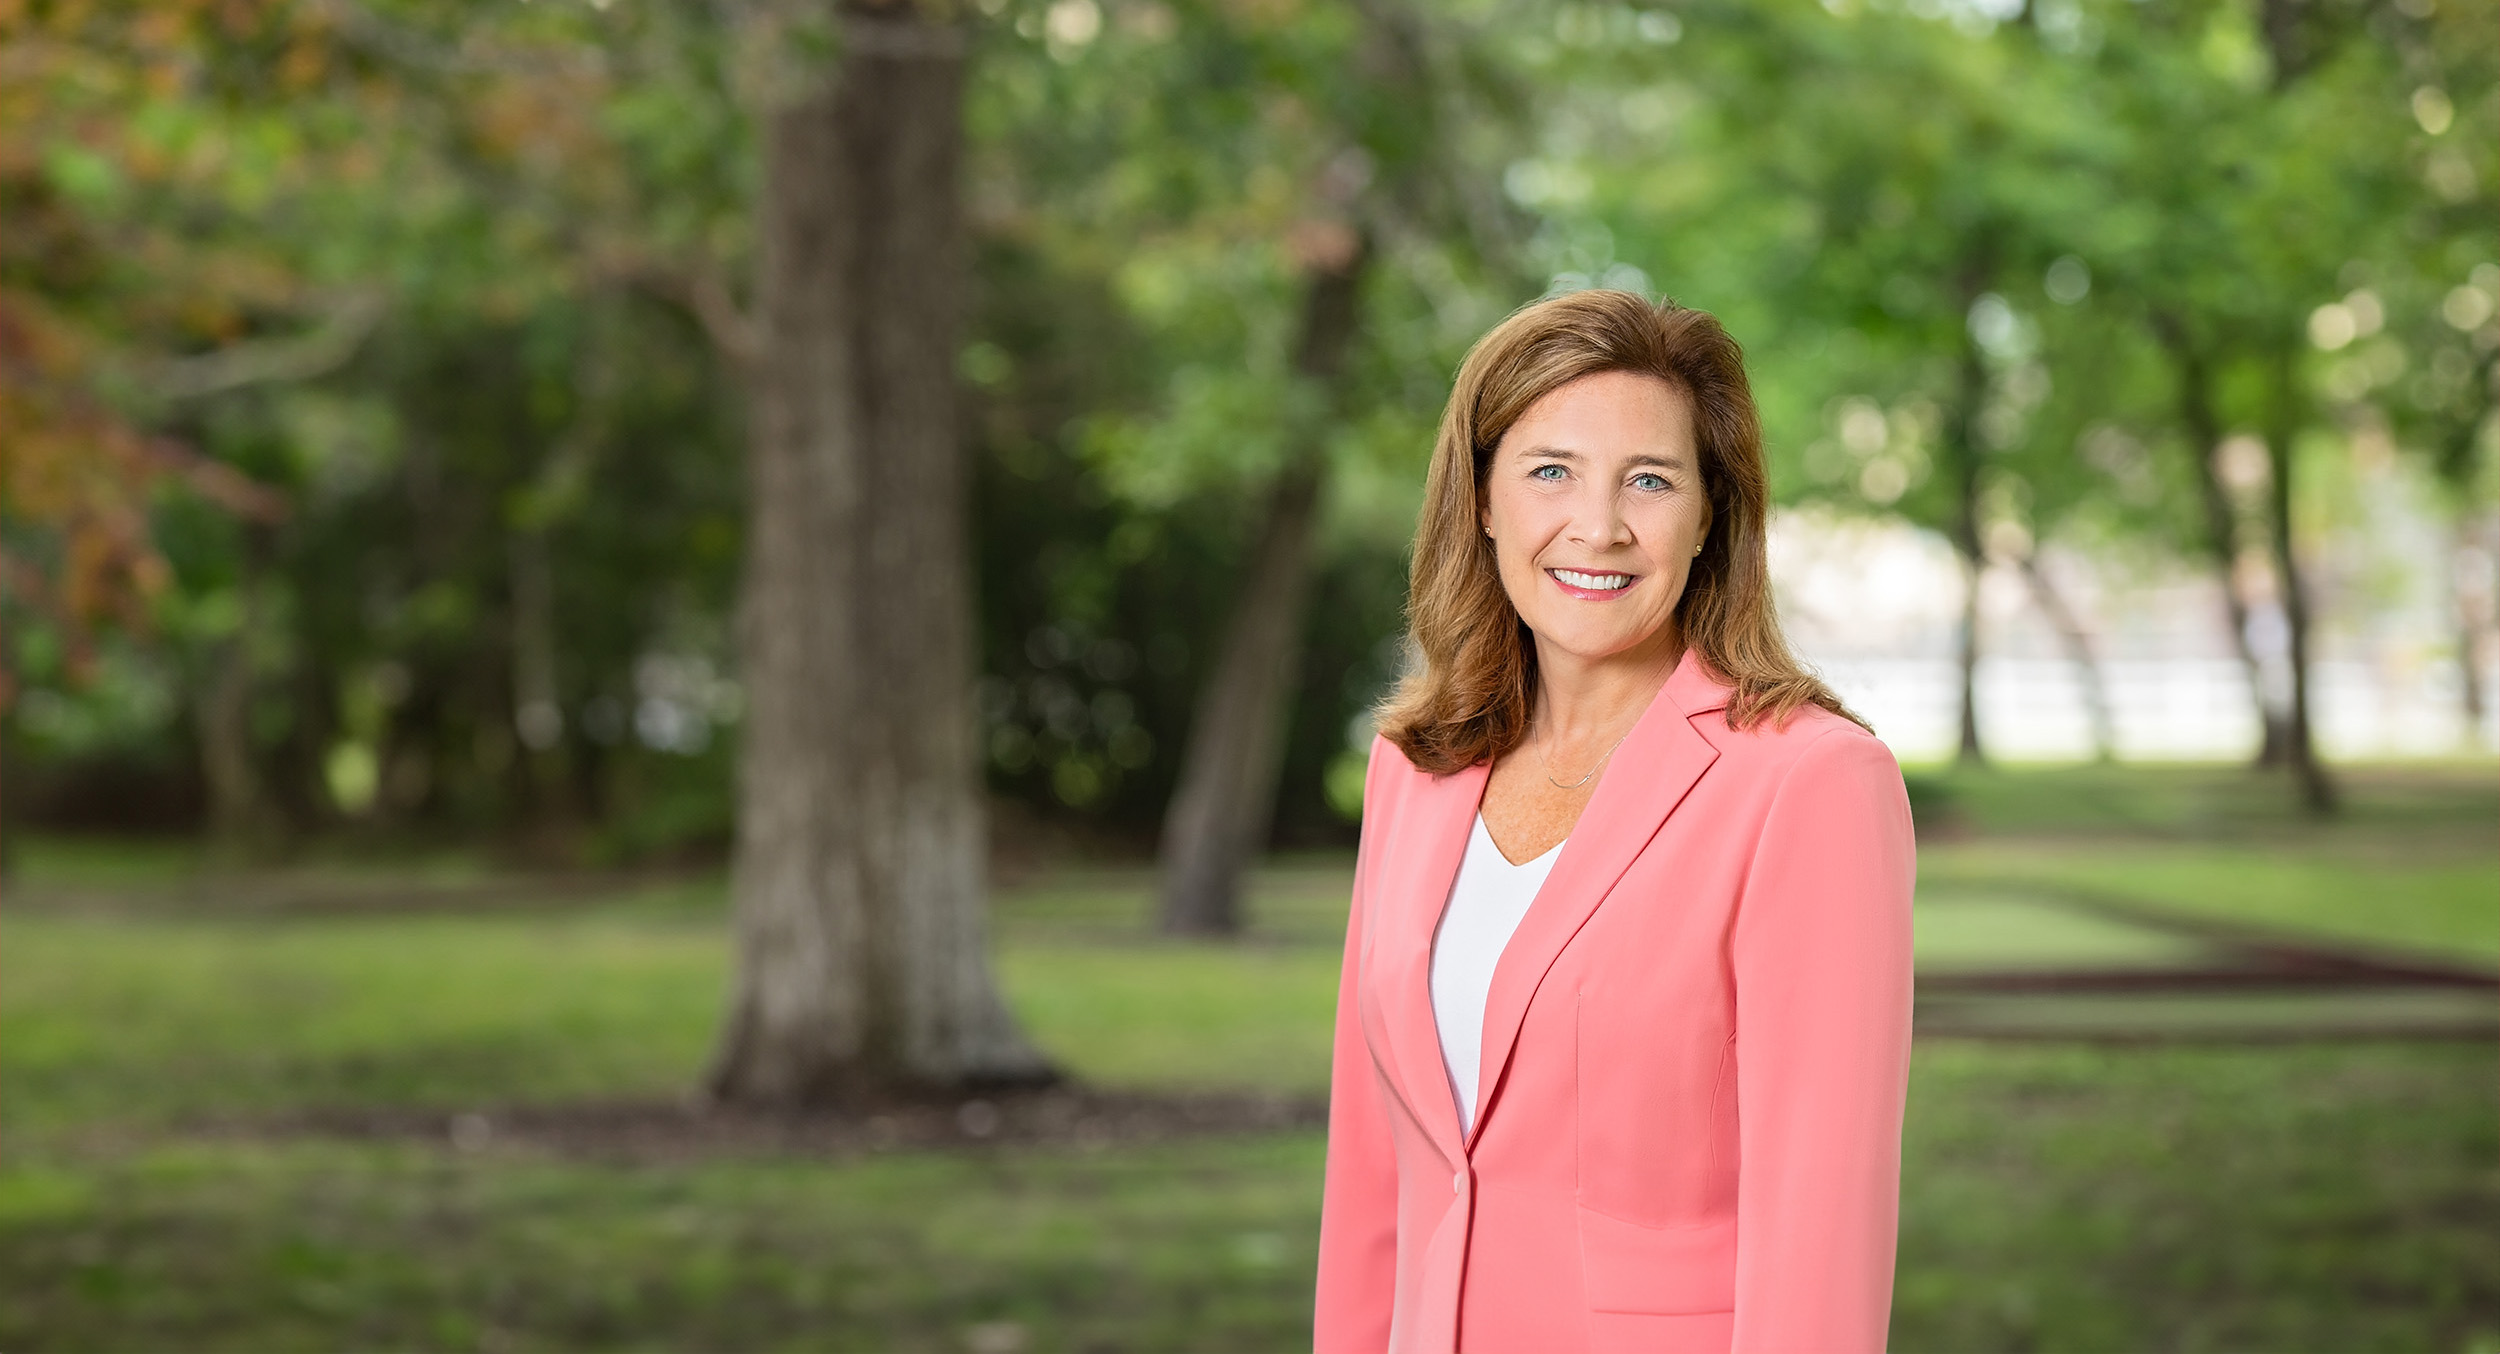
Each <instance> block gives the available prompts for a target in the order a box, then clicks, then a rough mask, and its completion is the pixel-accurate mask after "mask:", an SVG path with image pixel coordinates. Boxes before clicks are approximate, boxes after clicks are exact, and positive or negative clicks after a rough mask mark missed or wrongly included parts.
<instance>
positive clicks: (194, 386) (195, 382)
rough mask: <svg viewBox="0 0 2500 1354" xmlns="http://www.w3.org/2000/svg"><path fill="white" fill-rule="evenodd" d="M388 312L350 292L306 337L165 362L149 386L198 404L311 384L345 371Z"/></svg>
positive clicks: (375, 295)
mask: <svg viewBox="0 0 2500 1354" xmlns="http://www.w3.org/2000/svg"><path fill="white" fill-rule="evenodd" d="M387 308H388V307H387V305H386V303H385V302H384V301H383V298H382V295H381V293H379V292H375V291H355V292H350V293H348V294H347V295H346V296H345V297H343V298H342V299H341V300H340V301H339V303H338V304H337V305H336V306H335V307H334V308H333V309H332V310H331V312H330V316H329V318H328V319H327V320H325V321H323V322H322V324H321V325H320V327H319V328H316V329H314V330H313V331H312V332H310V333H308V334H299V335H296V336H293V337H290V338H278V339H247V340H245V341H243V342H241V343H236V344H230V345H228V346H226V347H224V348H220V349H218V350H216V351H215V352H210V353H202V354H200V355H198V356H197V357H176V358H167V359H165V360H163V361H161V362H158V363H156V364H154V366H153V368H152V370H151V371H150V372H149V374H148V378H147V386H148V389H149V390H150V391H151V392H153V393H154V394H156V395H158V396H160V397H162V398H164V399H169V400H196V399H204V398H206V397H208V396H210V395H222V394H225V393H226V392H228V391H231V390H240V389H242V388H244V387H246V386H255V385H267V384H270V383H272V382H283V381H309V380H311V379H312V378H314V377H316V376H322V375H326V374H328V373H329V372H332V371H335V370H337V369H338V368H340V367H342V366H345V365H346V364H347V360H348V359H349V358H352V357H354V356H355V355H356V350H357V349H358V348H359V347H362V346H363V344H364V341H365V338H366V336H367V335H370V334H371V333H372V332H373V330H374V327H375V326H376V325H378V324H380V323H381V321H382V313H383V311H384V310H386V309H387Z"/></svg>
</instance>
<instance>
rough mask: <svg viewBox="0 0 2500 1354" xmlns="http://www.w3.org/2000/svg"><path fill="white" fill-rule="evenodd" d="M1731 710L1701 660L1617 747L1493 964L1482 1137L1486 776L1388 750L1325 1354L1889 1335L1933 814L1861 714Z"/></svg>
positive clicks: (1347, 1031) (1337, 1121) (1349, 976)
mask: <svg viewBox="0 0 2500 1354" xmlns="http://www.w3.org/2000/svg"><path fill="white" fill-rule="evenodd" d="M1726 704H1727V691H1726V689H1725V688H1724V687H1722V686H1720V685H1719V684H1718V683H1717V682H1715V681H1713V680H1712V679H1711V678H1710V677H1709V676H1708V675H1707V674H1706V673H1705V672H1704V671H1703V669H1702V668H1701V666H1700V664H1699V663H1698V662H1697V661H1696V660H1695V659H1694V658H1692V657H1691V656H1689V655H1688V656H1687V657H1686V658H1685V660H1684V662H1683V664H1682V665H1681V666H1679V667H1678V668H1677V669H1676V670H1675V673H1674V675H1673V676H1672V677H1670V678H1669V679H1668V681H1667V684H1666V686H1665V687H1664V688H1663V689H1662V690H1661V691H1660V692H1659V695H1658V698H1657V699H1656V700H1655V701H1654V702H1652V703H1651V705H1650V708H1649V710H1648V712H1647V713H1646V714H1644V715H1643V716H1642V717H1641V720H1640V723H1639V724H1637V725H1635V726H1634V728H1633V730H1632V732H1631V734H1630V736H1629V737H1627V738H1626V739H1625V740H1624V742H1623V744H1622V746H1621V748H1620V749H1619V750H1618V751H1617V752H1616V753H1615V755H1614V759H1613V762H1612V763H1611V765H1610V766H1609V767H1608V769H1607V771H1606V774H1605V777H1604V779H1603V780H1601V781H1599V782H1598V787H1597V792H1596V795H1595V796H1594V797H1593V798H1592V799H1591V800H1590V801H1589V805H1588V808H1587V810H1586V811H1585V812H1583V813H1582V814H1581V816H1580V821H1579V824H1578V825H1577V826H1576V827H1575V828H1573V830H1572V833H1571V839H1570V842H1569V844H1567V845H1565V846H1564V847H1563V851H1562V857H1561V859H1559V860H1558V861H1557V862H1556V863H1555V865H1554V869H1553V873H1552V874H1551V875H1550V876H1548V877H1547V879H1546V882H1545V887H1544V890H1543V891H1542V892H1540V893H1539V894H1538V895H1537V897H1536V901H1535V903H1534V904H1533V905H1531V906H1530V908H1529V909H1528V914H1527V917H1526V919H1525V920H1524V921H1522V922H1521V923H1520V925H1519V930H1518V932H1517V933H1516V934H1515V935H1514V936H1513V937H1512V938H1511V942H1510V945H1509V948H1507V949H1506V950H1504V951H1503V953H1502V957H1501V962H1500V964H1499V965H1498V966H1497V967H1496V968H1495V970H1494V975H1493V987H1492V993H1491V996H1490V997H1489V999H1488V1000H1487V1002H1486V1004H1485V1015H1484V1054H1483V1072H1482V1075H1481V1078H1480V1086H1481V1090H1480V1091H1479V1092H1478V1094H1479V1097H1480V1102H1479V1103H1478V1105H1477V1106H1476V1115H1475V1125H1476V1126H1475V1130H1474V1132H1473V1133H1472V1134H1468V1135H1466V1136H1463V1137H1462V1135H1461V1134H1460V1131H1459V1118H1458V1108H1457V1106H1456V1105H1455V1104H1454V1103H1453V1102H1452V1100H1451V1092H1450V1081H1449V1077H1448V1075H1447V1074H1446V1073H1445V1072H1444V1071H1443V1069H1442V1065H1441V1053H1440V1045H1439V1043H1438V1041H1437V1038H1436V1035H1435V1030H1434V1025H1433V1017H1432V998H1431V991H1430V986H1429V981H1428V970H1429V966H1430V961H1431V955H1432V937H1433V930H1434V928H1435V927H1436V926H1437V925H1438V924H1439V921H1440V917H1441V909H1442V907H1443V905H1444V904H1445V903H1446V902H1447V901H1448V899H1449V894H1450V885H1451V883H1452V881H1453V880H1454V879H1455V877H1456V875H1457V872H1458V863H1459V858H1460V856H1461V855H1462V854H1463V853H1464V851H1465V849H1466V844H1467V835H1468V832H1469V830H1470V829H1471V828H1472V827H1473V825H1474V821H1475V815H1476V809H1477V805H1478V803H1479V802H1480V801H1481V800H1482V798H1483V795H1484V783H1485V777H1486V773H1487V769H1486V768H1485V767H1482V766H1477V767H1471V768H1469V769H1467V770H1465V771H1461V772H1458V773H1456V774H1454V775H1449V776H1442V777H1434V776H1431V775H1427V774H1425V773H1424V772H1421V771H1418V770H1416V769H1415V767H1414V766H1413V765H1412V764H1411V763H1409V762H1408V761H1407V760H1406V757H1405V756H1404V754H1402V753H1400V752H1399V751H1398V750H1397V748H1396V747H1395V746H1393V745H1392V744H1390V743H1389V742H1387V741H1386V740H1379V741H1375V742H1374V743H1373V745H1372V756H1371V771H1370V775H1369V776H1368V778H1367V779H1366V780H1365V782H1364V799H1363V836H1362V849H1361V853H1360V856H1359V857H1358V860H1357V863H1356V865H1355V878H1354V903H1353V909H1352V914H1351V917H1350V919H1349V921H1348V923H1347V926H1346V949H1345V976H1344V979H1343V981H1342V983H1341V985H1340V987H1339V989H1338V996H1337V1039H1336V1064H1335V1070H1334V1074H1333V1082H1332V1088H1331V1092H1330V1098H1329V1110H1328V1183H1327V1192H1326V1196H1325V1202H1324V1204H1323V1206H1322V1213H1321V1221H1320V1243H1319V1291H1318V1300H1317V1339H1316V1345H1317V1348H1318V1350H1319V1351H1320V1354H1339V1352H1340V1351H1343V1352H1344V1354H1353V1352H1354V1351H1363V1352H1364V1354H1381V1351H1384V1350H1390V1351H1397V1352H1398V1354H1425V1352H1426V1351H1429V1352H1430V1354H1448V1352H1449V1351H1454V1350H1470V1351H1487V1352H1489V1354H1559V1352H1560V1351H1572V1350H1586V1351H1591V1352H1592V1354H1599V1352H1602V1351H1615V1350H1625V1351H1630V1350H1639V1351H1643V1352H1644V1354H1684V1352H1685V1351H1691V1352H1693V1354H1699V1351H1704V1350H1707V1351H1710V1354H1727V1352H1728V1351H1730V1350H1735V1351H1745V1352H1746V1354H1757V1352H1760V1354H1856V1352H1858V1351H1878V1350H1881V1349H1882V1348H1883V1345H1884V1336H1885V1327H1886V1324H1887V1322H1888V1320H1889V1317H1890V1312H1891V1306H1892V1265H1893V1231H1894V1222H1895V1217H1896V1213H1897V1208H1898V1199H1899V1182H1900V1153H1901V1107H1902V1097H1903V1085H1904V1081H1905V1078H1906V1076H1907V1071H1908V1061H1909V1047H1910V893H1911V887H1912V883H1913V880H1914V877H1915V873H1916V863H1915V854H1914V851H1913V847H1912V843H1911V836H1910V812H1909V803H1908V800H1907V798H1906V796H1905V795H1904V794H1903V792H1902V786H1901V773H1900V770H1899V768H1898V767H1897V766H1896V765H1895V764H1894V762H1893V759H1892V754H1891V753H1890V752H1889V751H1888V750H1887V749H1886V748H1885V747H1884V745H1883V744H1882V743H1880V742H1877V741H1876V740H1875V739H1874V738H1873V737H1872V736H1870V735H1869V734H1867V733H1866V732H1865V731H1864V730H1862V729H1860V728H1858V727H1857V726H1856V725H1854V724H1851V723H1849V722H1848V721H1846V720H1843V719H1840V718H1838V717H1837V716H1834V715H1830V714H1827V713H1825V712H1823V711H1821V710H1819V709H1808V710H1807V711H1806V712H1805V713H1803V714H1801V715H1799V716H1797V717H1796V718H1795V719H1793V720H1791V721H1790V723H1789V724H1788V726H1787V727H1786V728H1784V729H1776V730H1775V729H1772V728H1770V727H1768V726H1767V725H1766V726H1763V727H1760V728H1756V729H1754V730H1752V731H1750V732H1745V733H1737V732H1733V731H1731V730H1730V729H1729V728H1728V727H1727V723H1726V720H1725V718H1724V717H1723V715H1722V713H1721V712H1722V711H1723V710H1724V709H1725V707H1726Z"/></svg>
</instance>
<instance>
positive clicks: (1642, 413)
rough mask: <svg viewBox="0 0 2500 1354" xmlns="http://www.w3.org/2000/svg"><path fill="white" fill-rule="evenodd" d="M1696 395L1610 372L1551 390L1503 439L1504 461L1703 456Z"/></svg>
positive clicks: (1641, 376)
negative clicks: (1535, 457) (1520, 456)
mask: <svg viewBox="0 0 2500 1354" xmlns="http://www.w3.org/2000/svg"><path fill="white" fill-rule="evenodd" d="M1695 451H1696V448H1695V439H1694V433H1693V401H1692V396H1691V395H1689V394H1688V393H1686V391H1685V390H1684V388H1683V387H1682V386H1680V385H1677V384H1675V383H1673V382H1670V381H1666V380H1662V379H1660V378H1659V377H1656V376H1651V375H1648V374H1646V373H1643V372H1629V371H1605V372H1597V373H1594V374H1592V375H1588V376H1583V377H1581V378H1579V379H1578V380H1575V381H1570V382H1566V383H1565V384H1563V385H1560V386H1557V387H1555V388H1554V389H1552V390H1549V391H1547V392H1546V393H1545V394H1544V395H1542V396H1540V397H1538V399H1537V400H1536V401H1535V402H1534V403H1532V404H1530V405H1529V406H1528V407H1527V409H1526V410H1524V411H1523V412H1522V413H1521V414H1520V415H1519V421H1518V422H1516V423H1513V424H1512V425H1511V426H1510V430H1509V431H1508V432H1505V433H1504V434H1502V439H1501V441H1500V442H1498V443H1496V444H1495V447H1494V452H1495V454H1496V455H1501V454H1503V453H1505V452H1508V453H1510V454H1513V455H1518V454H1531V455H1569V456H1576V457H1584V458H1591V459H1600V460H1616V459H1629V458H1633V457H1639V458H1642V459H1659V460H1665V461H1668V462H1673V463H1685V464H1689V463H1690V462H1691V461H1692V460H1693V458H1694V455H1695Z"/></svg>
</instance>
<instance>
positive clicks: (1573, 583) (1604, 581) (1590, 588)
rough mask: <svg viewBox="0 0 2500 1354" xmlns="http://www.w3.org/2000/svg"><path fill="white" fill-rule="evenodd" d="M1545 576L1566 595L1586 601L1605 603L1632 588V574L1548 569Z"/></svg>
mask: <svg viewBox="0 0 2500 1354" xmlns="http://www.w3.org/2000/svg"><path fill="white" fill-rule="evenodd" d="M1545 576H1546V577H1548V578H1550V579H1553V580H1554V584H1555V586H1557V587H1559V588H1561V589H1562V590H1563V591H1564V592H1565V593H1568V594H1570V595H1571V596H1573V597H1578V598H1581V599H1584V600H1586V601H1592V602H1597V601H1605V600H1608V599H1610V598H1614V597H1620V596H1622V595H1623V592H1624V590H1625V589H1626V588H1629V587H1631V586H1632V579H1633V576H1632V575H1631V574H1613V573H1592V572H1589V571H1586V570H1581V569H1548V570H1546V571H1545Z"/></svg>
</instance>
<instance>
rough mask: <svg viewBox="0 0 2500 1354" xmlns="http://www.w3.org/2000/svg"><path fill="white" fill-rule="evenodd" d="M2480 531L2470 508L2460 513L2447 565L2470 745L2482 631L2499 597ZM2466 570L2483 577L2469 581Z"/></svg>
mask: <svg viewBox="0 0 2500 1354" xmlns="http://www.w3.org/2000/svg"><path fill="white" fill-rule="evenodd" d="M2481 528H2482V523H2481V522H2480V521H2478V520H2477V515H2476V513H2475V511H2474V509H2472V508H2471V507H2469V508H2467V509H2466V510H2465V511H2464V512H2463V513H2461V514H2459V522H2458V527H2457V539H2456V543H2455V545H2454V547H2453V548H2452V549H2451V551H2450V555H2449V566H2448V589H2449V599H2450V605H2451V607H2452V608H2453V611H2454V614H2455V617H2456V623H2457V674H2458V676H2459V677H2461V678H2462V679H2463V688H2464V689H2463V690H2462V691H2461V692H2460V693H2459V694H2460V696H2461V697H2462V698H2463V714H2464V715H2465V728H2466V738H2467V741H2468V742H2469V743H2479V742H2480V740H2481V739H2482V736H2483V715H2484V708H2483V706H2484V702H2483V652H2482V650H2483V630H2484V627H2485V625H2486V621H2485V616H2486V615H2487V614H2488V612H2489V610H2490V607H2491V603H2492V601H2493V600H2494V599H2495V598H2500V588H2494V586H2493V583H2494V581H2495V580H2494V579H2493V578H2492V567H2491V566H2492V556H2491V555H2490V554H2488V553H2486V552H2484V551H2483V550H2482V549H2480V548H2479V547H2478V546H2477V545H2476V544H2475V539H2474V538H2475V537H2476V536H2478V535H2481V534H2483V532H2482V529H2481ZM2469 568H2471V569H2473V570H2475V571H2476V572H2478V573H2480V574H2481V575H2482V577H2481V578H2478V579H2475V580H2473V581H2471V582H2469V581H2468V580H2467V576H2466V570H2467V569H2469Z"/></svg>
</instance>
